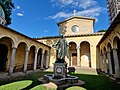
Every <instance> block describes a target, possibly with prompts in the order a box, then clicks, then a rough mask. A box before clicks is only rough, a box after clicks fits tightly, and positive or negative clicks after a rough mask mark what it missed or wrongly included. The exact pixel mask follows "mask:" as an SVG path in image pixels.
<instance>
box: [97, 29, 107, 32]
mask: <svg viewBox="0 0 120 90" xmlns="http://www.w3.org/2000/svg"><path fill="white" fill-rule="evenodd" d="M106 31H107V30H105V29H103V30H99V31H98V32H106Z"/></svg>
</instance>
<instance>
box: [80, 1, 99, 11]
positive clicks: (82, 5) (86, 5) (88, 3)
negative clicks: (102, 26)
mask: <svg viewBox="0 0 120 90" xmlns="http://www.w3.org/2000/svg"><path fill="white" fill-rule="evenodd" d="M96 5H97V2H96V1H94V0H81V2H79V7H80V8H83V9H87V8H89V7H92V6H96Z"/></svg>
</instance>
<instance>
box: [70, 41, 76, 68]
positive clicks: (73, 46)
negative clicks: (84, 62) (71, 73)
mask: <svg viewBox="0 0 120 90" xmlns="http://www.w3.org/2000/svg"><path fill="white" fill-rule="evenodd" d="M69 45H70V47H69V55H70V57H71V58H70V60H69V62H70V63H69V66H77V50H76V47H77V45H76V43H75V42H70V43H69Z"/></svg>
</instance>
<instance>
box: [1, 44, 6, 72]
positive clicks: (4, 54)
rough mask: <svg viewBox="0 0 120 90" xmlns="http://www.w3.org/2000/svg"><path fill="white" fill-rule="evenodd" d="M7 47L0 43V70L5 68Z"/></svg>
mask: <svg viewBox="0 0 120 90" xmlns="http://www.w3.org/2000/svg"><path fill="white" fill-rule="evenodd" d="M7 54H8V47H7V46H6V45H5V44H0V71H5V70H6V61H7Z"/></svg>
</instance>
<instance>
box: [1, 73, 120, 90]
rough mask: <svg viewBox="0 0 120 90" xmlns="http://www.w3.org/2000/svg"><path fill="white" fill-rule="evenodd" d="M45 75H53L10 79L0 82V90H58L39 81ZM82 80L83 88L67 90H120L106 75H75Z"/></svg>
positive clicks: (41, 74) (37, 74) (38, 74)
mask: <svg viewBox="0 0 120 90" xmlns="http://www.w3.org/2000/svg"><path fill="white" fill-rule="evenodd" d="M45 74H52V72H42V71H41V72H36V73H32V74H28V75H26V76H21V77H18V78H10V79H7V80H5V81H0V90H56V89H53V88H49V89H48V88H46V87H45V86H43V85H42V83H41V82H39V81H38V78H40V77H43V76H44V75H45ZM72 75H74V76H78V77H79V79H80V80H83V81H85V85H83V86H82V87H79V86H73V87H69V88H66V90H120V85H119V84H117V83H115V82H114V81H112V80H110V79H109V78H108V77H106V76H105V75H102V74H100V75H92V74H81V73H74V74H72Z"/></svg>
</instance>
